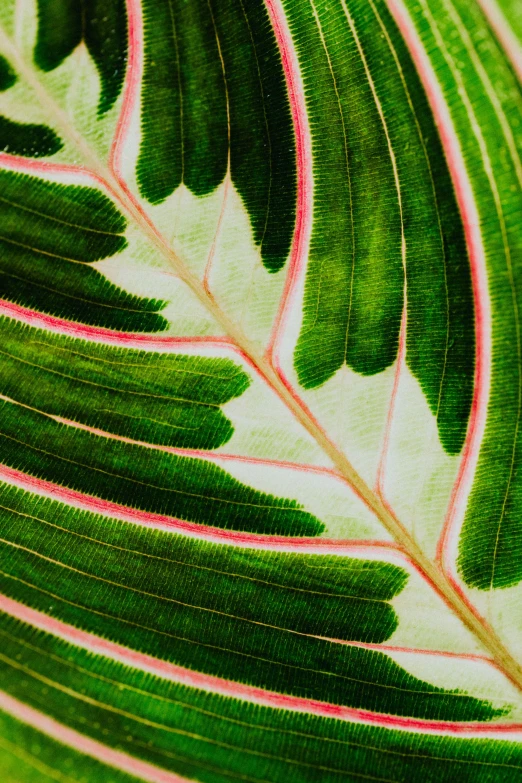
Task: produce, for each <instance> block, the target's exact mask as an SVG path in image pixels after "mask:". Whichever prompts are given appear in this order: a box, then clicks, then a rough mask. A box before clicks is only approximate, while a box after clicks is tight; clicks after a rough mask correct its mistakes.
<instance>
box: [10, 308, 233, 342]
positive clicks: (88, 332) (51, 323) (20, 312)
mask: <svg viewBox="0 0 522 783" xmlns="http://www.w3.org/2000/svg"><path fill="white" fill-rule="evenodd" d="M0 315H5V316H7V317H8V318H15V319H16V320H17V321H22V322H23V323H26V324H28V325H30V326H35V327H37V328H39V329H46V330H48V331H51V332H56V333H58V334H68V335H72V336H73V337H78V338H79V339H83V340H90V341H92V342H102V343H109V344H111V345H120V346H124V347H127V348H142V349H146V350H151V351H153V350H156V351H166V350H169V349H172V350H176V349H177V348H180V349H183V348H187V347H188V346H191V345H195V346H196V345H197V346H201V345H207V346H211V347H219V348H221V347H223V346H225V347H230V348H232V349H234V350H235V351H236V352H237V349H236V346H235V344H234V343H232V342H231V340H230V339H229V338H228V337H220V336H217V337H214V336H208V337H198V336H194V337H177V336H176V337H173V336H170V335H158V336H154V335H150V334H141V333H132V332H116V331H113V330H112V329H105V328H103V327H99V326H88V325H86V324H81V323H76V322H75V321H67V320H65V319H64V318H57V317H56V316H54V315H46V314H45V313H40V312H37V311H36V310H31V309H29V308H27V307H22V306H21V305H17V304H13V303H12V302H8V301H6V300H5V299H0Z"/></svg>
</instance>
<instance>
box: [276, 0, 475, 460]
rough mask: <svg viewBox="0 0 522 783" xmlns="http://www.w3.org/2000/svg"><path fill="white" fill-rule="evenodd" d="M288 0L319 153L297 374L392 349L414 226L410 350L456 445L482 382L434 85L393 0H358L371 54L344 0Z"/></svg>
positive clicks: (356, 363) (367, 359) (372, 364)
mask: <svg viewBox="0 0 522 783" xmlns="http://www.w3.org/2000/svg"><path fill="white" fill-rule="evenodd" d="M285 5H286V8H287V11H288V14H289V18H290V22H291V25H292V28H293V30H294V32H295V35H296V40H297V42H298V43H297V48H298V54H299V56H300V59H301V67H302V70H303V74H304V79H305V85H307V84H308V85H309V86H310V89H309V90H308V92H307V104H308V110H309V112H310V121H311V129H312V141H313V150H314V160H315V164H314V165H315V168H314V226H313V233H312V245H311V252H310V260H309V266H308V272H307V281H306V289H305V299H304V316H303V325H302V329H301V334H300V337H299V341H298V343H297V347H296V352H295V366H296V370H297V374H298V378H299V381H300V383H301V384H302V385H303V386H304V387H305V388H315V387H317V386H319V385H321V384H322V383H324V382H325V381H327V380H328V379H329V378H331V377H332V375H333V374H334V373H335V372H336V371H337V370H338V369H339V368H340V367H342V366H343V364H346V365H348V367H350V368H352V369H353V370H355V371H356V372H358V373H361V374H363V375H371V374H374V373H377V372H381V371H382V370H384V369H385V368H386V367H388V366H389V365H390V364H392V363H393V361H394V360H395V358H396V355H397V347H398V339H399V329H400V319H401V312H402V307H403V286H404V274H403V266H402V231H403V232H404V241H405V251H406V252H405V264H406V299H407V308H408V310H407V316H408V317H407V353H406V357H407V362H408V365H409V367H410V369H411V371H412V372H413V374H414V375H415V377H416V378H417V379H418V381H419V383H420V385H421V387H422V390H423V392H424V394H425V395H426V398H427V401H428V404H429V406H430V408H431V411H432V413H433V414H434V415H435V416H436V417H437V423H438V428H439V436H440V439H441V442H442V445H443V446H444V448H445V450H446V451H447V452H448V453H450V454H457V453H459V452H460V450H461V448H462V444H463V442H464V438H465V434H466V429H467V424H468V419H469V412H470V408H471V397H472V389H473V373H474V324H473V302H472V292H471V277H470V268H469V262H468V258H467V254H466V248H465V242H464V235H463V229H462V223H461V219H460V216H459V212H458V208H457V205H456V201H455V196H454V192H453V188H452V184H451V180H450V177H449V173H448V169H447V166H446V163H445V159H444V155H443V152H442V148H441V144H440V140H439V137H438V134H437V130H436V127H435V124H434V122H433V117H432V114H431V111H430V108H429V106H428V103H427V100H426V96H425V94H424V91H423V88H422V86H421V83H420V81H419V78H418V76H417V73H416V70H415V68H414V66H413V63H412V61H411V57H410V55H409V54H408V52H407V49H406V47H405V45H404V43H403V41H402V38H401V37H400V35H399V34H398V31H397V29H396V27H395V25H394V23H393V21H392V20H391V18H390V15H389V13H388V11H387V9H386V6H385V3H383V2H382V0H375V2H374V3H373V7H372V4H371V3H369V2H367V0H364V2H360V0H358V1H357V2H353V3H351V4H350V6H349V11H350V14H352V17H353V23H354V25H355V29H356V33H357V37H358V39H359V44H360V47H361V49H362V52H363V53H364V60H363V57H362V55H361V52H360V51H359V48H358V46H357V42H356V40H355V36H354V34H353V32H352V30H351V27H350V23H349V20H348V17H347V15H346V14H345V12H344V10H343V7H342V5H341V4H338V5H336V6H335V7H334V8H333V7H332V6H331V4H330V3H327V2H326V1H325V0H318V1H317V2H313V3H312V1H311V0H306V2H305V3H300V2H296V1H295V0H288V1H287V2H286V4H285ZM314 14H316V15H314ZM395 58H396V59H395ZM367 71H368V72H369V74H370V77H369V76H368V73H367ZM370 79H371V81H370ZM403 79H404V81H403ZM405 83H406V84H407V88H406V87H405ZM312 84H313V85H314V86H313V89H312ZM374 91H375V93H376V95H377V98H378V102H377V100H376V99H375V97H374ZM380 112H382V117H381V114H380ZM383 118H384V119H383ZM394 165H395V166H396V172H397V177H398V182H399V187H400V203H399V197H398V192H397V185H396V181H395V176H394Z"/></svg>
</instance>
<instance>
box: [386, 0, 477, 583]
mask: <svg viewBox="0 0 522 783" xmlns="http://www.w3.org/2000/svg"><path fill="white" fill-rule="evenodd" d="M388 6H389V8H390V11H391V13H392V15H393V16H394V18H395V22H396V23H397V25H398V27H399V30H400V31H401V33H402V35H403V37H404V39H405V41H406V44H407V45H408V48H409V51H410V54H411V56H412V58H413V60H414V62H415V65H416V67H417V71H418V73H419V76H420V79H421V81H422V83H423V85H424V89H425V90H426V93H427V96H428V100H429V102H430V105H431V108H432V111H433V113H434V116H435V121H436V123H437V127H438V129H439V134H440V137H441V141H442V145H443V148H444V151H445V154H446V160H447V162H448V167H449V170H450V174H451V177H452V180H453V185H454V187H455V192H456V197H457V202H458V205H459V208H460V212H461V216H462V220H463V223H464V231H465V237H466V244H467V248H468V254H469V260H470V266H471V278H472V286H473V297H474V304H475V337H476V364H475V385H474V392H473V403H472V409H471V415H470V421H469V425H468V431H467V435H466V440H465V443H464V449H463V454H462V460H461V463H460V468H459V472H458V475H457V479H456V481H455V484H454V487H453V491H452V494H451V498H450V503H449V507H448V511H447V514H446V519H445V522H444V527H443V530H442V535H441V537H440V540H439V545H438V559H439V561H440V562H441V564H442V565H444V566H448V565H449V568H450V569H452V568H453V567H454V558H455V555H456V547H457V542H458V534H459V530H460V527H461V526H462V522H463V519H464V514H465V510H466V504H467V499H468V496H469V493H470V491H471V487H472V484H473V478H474V475H475V469H476V466H477V461H478V456H479V451H480V445H481V442H482V437H483V434H484V430H485V424H486V413H487V405H488V398H489V387H490V378H491V355H490V354H491V312H490V306H489V297H488V284H487V275H486V262H485V253H484V247H483V244H482V237H481V235H480V229H479V215H478V211H477V206H476V204H475V199H474V196H473V192H472V188H471V184H470V181H469V178H468V176H467V173H466V166H465V163H464V158H463V154H462V150H461V147H460V144H459V141H458V138H457V135H456V132H455V129H454V127H453V123H452V120H451V115H450V112H449V109H448V107H447V105H446V102H445V99H444V95H443V93H442V89H441V87H440V85H439V83H438V81H437V77H436V74H435V72H434V70H433V67H432V65H431V63H430V61H429V58H428V55H427V54H426V53H425V51H424V48H423V45H422V42H421V41H420V39H419V37H418V35H417V32H416V30H415V27H414V24H413V22H412V20H411V18H410V17H409V14H408V12H407V10H406V8H405V7H404V4H403V2H402V0H388ZM450 550H451V551H450Z"/></svg>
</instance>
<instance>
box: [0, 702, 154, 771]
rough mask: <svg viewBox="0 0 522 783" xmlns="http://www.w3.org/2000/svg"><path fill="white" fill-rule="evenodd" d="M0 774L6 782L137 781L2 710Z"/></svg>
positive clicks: (0, 721)
mask: <svg viewBox="0 0 522 783" xmlns="http://www.w3.org/2000/svg"><path fill="white" fill-rule="evenodd" d="M0 775H1V777H2V780H3V781H4V783H56V781H60V783H101V781H103V783H138V780H137V778H135V777H133V776H129V775H126V774H125V773H124V772H120V770H117V769H115V768H114V767H108V766H106V765H105V764H103V763H102V762H101V761H98V760H97V759H95V758H93V757H92V756H86V755H84V754H83V753H79V752H78V751H77V750H75V749H74V748H71V747H69V746H67V745H63V744H62V743H61V742H57V741H56V740H55V739H53V738H52V737H50V736H49V735H48V734H42V733H40V732H39V731H37V730H36V729H34V728H33V727H32V726H29V725H28V724H27V723H22V722H21V721H19V720H17V719H16V718H14V717H13V716H12V715H9V714H7V713H6V712H2V711H0Z"/></svg>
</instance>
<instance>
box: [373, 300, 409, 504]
mask: <svg viewBox="0 0 522 783" xmlns="http://www.w3.org/2000/svg"><path fill="white" fill-rule="evenodd" d="M406 318H407V316H406V297H405V299H404V309H403V311H402V319H401V330H400V334H399V350H398V352H397V365H396V367H395V377H394V380H393V389H392V393H391V397H390V404H389V407H388V415H387V417H386V425H385V429H384V438H383V444H382V450H381V456H380V459H379V467H378V468H377V481H376V492H378V494H379V495H381V496H383V495H384V479H385V473H386V463H387V460H388V449H389V445H390V436H391V429H392V425H393V417H394V416H395V406H396V402H397V393H398V391H399V383H400V379H401V372H402V369H403V362H404V357H405V355H406Z"/></svg>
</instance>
